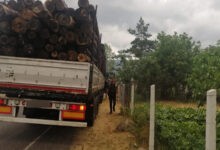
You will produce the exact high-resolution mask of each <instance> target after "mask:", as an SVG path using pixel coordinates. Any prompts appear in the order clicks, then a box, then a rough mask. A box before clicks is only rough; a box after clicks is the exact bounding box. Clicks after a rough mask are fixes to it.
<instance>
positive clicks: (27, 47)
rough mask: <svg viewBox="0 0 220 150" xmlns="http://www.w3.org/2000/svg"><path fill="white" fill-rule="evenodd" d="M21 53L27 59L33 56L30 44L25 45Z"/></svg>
mask: <svg viewBox="0 0 220 150" xmlns="http://www.w3.org/2000/svg"><path fill="white" fill-rule="evenodd" d="M23 52H24V55H25V56H27V57H33V56H34V48H33V46H32V45H31V44H25V45H24V50H23Z"/></svg>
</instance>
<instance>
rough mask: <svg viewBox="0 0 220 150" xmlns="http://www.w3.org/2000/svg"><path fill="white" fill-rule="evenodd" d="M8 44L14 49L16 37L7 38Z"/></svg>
mask: <svg viewBox="0 0 220 150" xmlns="http://www.w3.org/2000/svg"><path fill="white" fill-rule="evenodd" d="M9 43H10V45H11V46H13V47H16V46H17V38H16V37H14V36H13V37H9Z"/></svg>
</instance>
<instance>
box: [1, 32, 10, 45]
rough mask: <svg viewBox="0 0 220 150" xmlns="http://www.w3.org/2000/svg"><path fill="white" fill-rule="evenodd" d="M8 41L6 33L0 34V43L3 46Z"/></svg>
mask: <svg viewBox="0 0 220 150" xmlns="http://www.w3.org/2000/svg"><path fill="white" fill-rule="evenodd" d="M9 43H10V40H9V37H8V36H7V35H4V34H3V35H1V36H0V44H1V45H3V46H5V45H8V44H9Z"/></svg>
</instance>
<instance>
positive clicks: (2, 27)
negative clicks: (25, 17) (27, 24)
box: [0, 21, 11, 33]
mask: <svg viewBox="0 0 220 150" xmlns="http://www.w3.org/2000/svg"><path fill="white" fill-rule="evenodd" d="M10 30H11V25H10V23H9V22H8V21H0V32H2V33H9V32H10Z"/></svg>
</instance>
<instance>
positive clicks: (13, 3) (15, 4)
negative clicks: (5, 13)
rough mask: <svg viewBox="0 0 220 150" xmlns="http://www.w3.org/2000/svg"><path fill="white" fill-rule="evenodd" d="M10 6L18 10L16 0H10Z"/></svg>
mask: <svg viewBox="0 0 220 150" xmlns="http://www.w3.org/2000/svg"><path fill="white" fill-rule="evenodd" d="M8 8H11V9H13V10H17V2H16V1H15V0H10V1H9V2H8Z"/></svg>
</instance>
